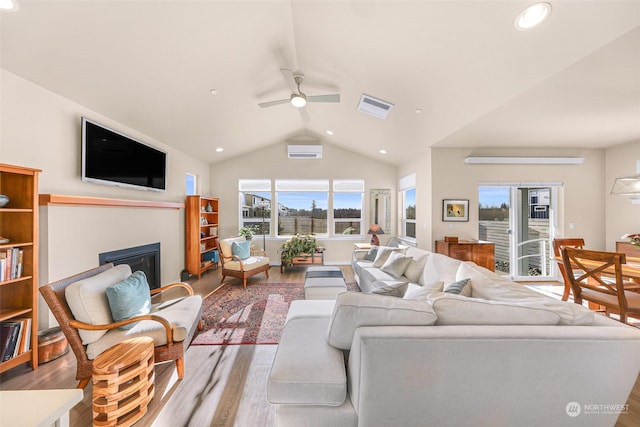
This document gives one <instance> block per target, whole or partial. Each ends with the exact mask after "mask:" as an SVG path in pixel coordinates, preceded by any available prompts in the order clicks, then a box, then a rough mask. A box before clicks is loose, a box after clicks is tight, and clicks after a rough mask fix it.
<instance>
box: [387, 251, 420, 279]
mask: <svg viewBox="0 0 640 427" xmlns="http://www.w3.org/2000/svg"><path fill="white" fill-rule="evenodd" d="M411 261H413V258H411V257H410V256H406V255H403V254H401V253H399V252H392V253H391V254H390V255H389V258H387V260H386V261H385V262H384V264H382V267H380V270H382V271H384V272H385V273H388V274H390V275H392V276H393V277H395V278H396V279H399V278H400V277H401V276H402V275H403V274H404V271H405V270H406V269H407V267H408V266H409V263H410V262H411Z"/></svg>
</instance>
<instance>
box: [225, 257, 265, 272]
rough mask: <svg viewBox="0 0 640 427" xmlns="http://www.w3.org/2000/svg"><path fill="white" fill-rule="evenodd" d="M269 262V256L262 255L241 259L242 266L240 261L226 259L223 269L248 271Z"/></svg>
mask: <svg viewBox="0 0 640 427" xmlns="http://www.w3.org/2000/svg"><path fill="white" fill-rule="evenodd" d="M268 264H269V258H267V257H263V256H250V257H249V258H247V259H243V260H242V266H241V265H240V261H227V262H225V263H224V268H225V270H236V271H243V270H244V271H249V270H253V269H256V268H258V267H262V266H263V265H268Z"/></svg>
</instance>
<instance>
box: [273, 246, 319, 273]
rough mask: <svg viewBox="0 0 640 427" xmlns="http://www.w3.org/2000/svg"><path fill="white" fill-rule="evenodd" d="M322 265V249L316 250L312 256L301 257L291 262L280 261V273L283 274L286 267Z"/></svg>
mask: <svg viewBox="0 0 640 427" xmlns="http://www.w3.org/2000/svg"><path fill="white" fill-rule="evenodd" d="M314 264H315V265H324V248H323V249H318V250H316V252H315V253H314V254H313V255H305V254H303V255H301V256H299V257H295V258H293V259H292V260H291V261H288V262H287V261H285V260H283V259H281V260H280V272H281V273H283V272H284V269H285V268H286V267H287V266H291V267H297V266H305V265H314Z"/></svg>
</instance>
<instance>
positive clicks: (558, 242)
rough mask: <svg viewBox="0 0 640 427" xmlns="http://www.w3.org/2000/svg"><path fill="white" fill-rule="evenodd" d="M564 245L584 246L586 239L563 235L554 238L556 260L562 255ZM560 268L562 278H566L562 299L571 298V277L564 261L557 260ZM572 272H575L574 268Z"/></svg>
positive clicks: (580, 247)
mask: <svg viewBox="0 0 640 427" xmlns="http://www.w3.org/2000/svg"><path fill="white" fill-rule="evenodd" d="M562 246H568V247H572V248H579V249H582V248H584V239H583V238H582V237H568V238H565V237H561V238H557V239H553V255H554V256H555V257H556V260H557V259H558V258H559V257H561V256H562V253H561V252H560V248H562ZM557 263H558V270H560V274H561V275H562V279H563V280H564V292H563V294H562V301H566V300H568V299H569V293H570V292H571V283H570V282H569V277H568V275H567V271H566V270H565V268H564V263H563V262H562V261H557ZM569 271H571V273H572V274H573V271H572V270H569Z"/></svg>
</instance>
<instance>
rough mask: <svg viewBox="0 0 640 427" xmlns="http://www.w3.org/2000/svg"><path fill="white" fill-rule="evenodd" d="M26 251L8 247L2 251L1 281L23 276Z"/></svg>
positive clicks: (0, 257) (0, 256)
mask: <svg viewBox="0 0 640 427" xmlns="http://www.w3.org/2000/svg"><path fill="white" fill-rule="evenodd" d="M23 257H24V251H23V250H22V249H20V248H8V249H5V250H3V251H0V282H3V281H5V280H12V279H17V278H19V277H22V269H23V264H22V259H23Z"/></svg>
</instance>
